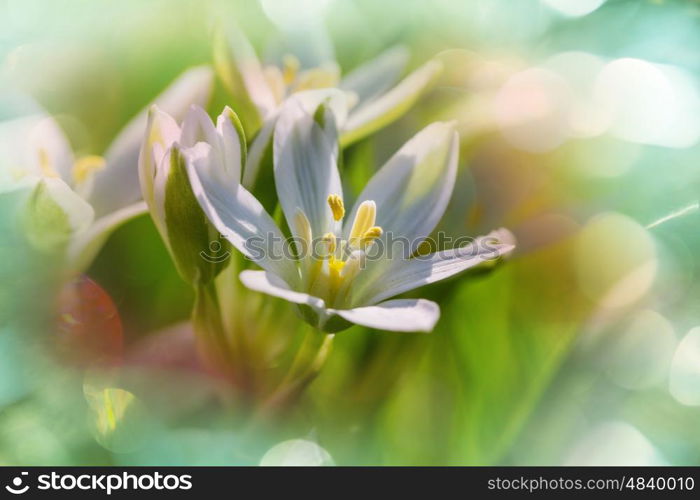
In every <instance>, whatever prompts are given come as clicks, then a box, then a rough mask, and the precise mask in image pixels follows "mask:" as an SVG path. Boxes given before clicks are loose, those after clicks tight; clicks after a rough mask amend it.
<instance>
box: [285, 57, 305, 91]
mask: <svg viewBox="0 0 700 500" xmlns="http://www.w3.org/2000/svg"><path fill="white" fill-rule="evenodd" d="M282 65H283V70H282V75H283V77H284V83H286V84H287V85H290V84H291V83H292V82H293V81H294V80H295V79H296V77H297V72H298V71H299V67H300V66H301V63H300V62H299V59H297V58H296V57H295V56H293V55H292V54H286V55H285V56H284V57H283V58H282Z"/></svg>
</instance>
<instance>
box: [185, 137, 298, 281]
mask: <svg viewBox="0 0 700 500" xmlns="http://www.w3.org/2000/svg"><path fill="white" fill-rule="evenodd" d="M210 149H211V148H210V147H209V146H208V145H206V144H204V143H199V144H198V145H197V146H195V147H194V148H191V149H190V150H184V151H183V154H184V155H185V157H186V158H187V171H188V175H189V178H190V183H191V184H192V191H193V192H194V195H195V197H196V198H197V200H198V201H199V204H200V206H201V207H202V210H203V211H204V213H205V214H206V215H207V217H208V218H209V220H210V221H211V223H212V224H214V226H215V227H216V229H217V230H219V232H220V233H221V234H222V235H223V236H224V237H225V238H226V239H227V240H229V241H230V242H231V244H232V245H233V246H234V247H236V248H237V249H238V250H239V251H240V252H241V253H243V254H244V255H245V256H246V257H248V258H249V259H251V260H253V261H254V262H255V263H257V264H258V265H259V266H260V267H262V268H263V269H265V270H267V271H271V272H273V273H275V274H278V275H280V276H282V277H283V279H284V280H285V281H286V282H288V283H290V284H295V283H296V281H297V280H298V270H297V268H296V265H295V263H294V262H293V261H292V260H291V258H290V257H291V256H288V255H285V251H287V252H288V251H289V249H288V248H285V245H284V236H283V235H282V232H281V231H280V230H279V228H278V227H277V225H276V224H275V222H274V221H273V220H272V217H270V215H269V214H268V213H267V212H266V211H265V209H264V208H263V206H262V205H261V204H260V202H259V201H258V200H257V199H256V198H255V197H254V196H253V195H252V194H251V193H250V192H249V191H248V190H246V189H245V188H244V187H243V186H241V185H240V184H239V185H237V186H235V187H233V188H231V187H230V186H224V185H221V183H220V182H217V179H216V177H215V176H212V175H211V169H212V167H211V158H210V156H209V155H208V153H209V151H210Z"/></svg>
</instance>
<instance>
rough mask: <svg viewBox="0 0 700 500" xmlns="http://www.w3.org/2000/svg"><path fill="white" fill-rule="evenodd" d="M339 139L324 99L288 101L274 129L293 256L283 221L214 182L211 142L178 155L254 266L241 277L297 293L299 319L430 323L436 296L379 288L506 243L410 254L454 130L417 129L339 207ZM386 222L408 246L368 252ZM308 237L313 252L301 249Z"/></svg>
mask: <svg viewBox="0 0 700 500" xmlns="http://www.w3.org/2000/svg"><path fill="white" fill-rule="evenodd" d="M210 126H211V127H213V125H210ZM226 140H227V139H226V138H225V137H224V138H223V141H224V144H225V141H226ZM336 141H337V131H336V129H335V124H334V121H333V114H332V113H331V112H330V111H329V110H328V109H327V108H326V106H325V105H324V104H321V105H320V106H319V107H318V108H317V109H316V111H315V112H314V113H312V114H309V113H307V112H306V109H305V107H304V105H303V103H301V102H299V101H298V100H296V99H294V98H293V99H291V100H289V101H288V103H287V104H285V106H284V109H283V110H282V112H281V114H280V118H279V120H278V122H277V126H276V130H275V136H274V175H275V185H276V188H277V195H278V198H279V203H280V205H281V207H282V211H283V212H284V215H285V218H286V220H287V225H288V226H289V228H290V230H291V232H292V235H293V236H294V237H295V241H296V248H297V251H298V252H299V254H301V258H299V259H298V258H296V257H294V256H290V255H286V254H285V246H284V245H285V242H284V237H283V236H282V231H281V230H280V229H279V228H278V226H277V225H276V224H275V222H274V221H273V219H272V218H271V217H270V215H268V213H267V212H266V211H265V210H264V209H263V207H262V205H261V204H260V202H259V201H258V200H257V199H256V198H255V197H254V196H253V195H252V194H251V193H250V192H248V191H247V190H246V189H245V188H244V187H243V186H242V185H241V184H240V183H231V182H230V180H231V179H230V176H227V179H228V182H221V180H220V179H221V176H222V172H225V171H226V165H225V163H224V161H223V160H222V156H221V154H220V151H221V146H218V145H217V144H216V141H215V144H213V145H212V144H209V143H207V142H200V143H198V144H196V145H194V146H193V147H192V148H189V149H184V150H183V154H184V156H185V158H186V163H187V170H188V173H189V178H190V182H191V184H192V190H193V192H194V194H195V196H196V197H197V199H198V201H199V203H200V205H201V207H202V209H203V210H204V212H205V213H206V214H207V216H208V217H209V219H210V220H211V222H212V223H213V224H214V225H215V226H216V228H217V229H218V230H219V231H220V232H221V233H222V234H223V235H224V237H226V238H227V239H228V240H229V241H230V242H231V243H232V244H233V245H234V246H235V247H236V248H237V249H239V250H240V251H241V252H242V253H243V254H245V255H246V256H247V257H248V258H249V259H251V260H253V261H255V262H256V263H257V264H258V265H259V266H260V267H262V268H263V270H262V271H254V270H246V271H243V272H242V273H241V274H240V279H241V280H242V282H243V283H244V284H245V285H246V286H248V287H249V288H251V289H253V290H257V291H261V292H264V293H267V294H270V295H274V296H277V297H281V298H284V299H286V300H288V301H291V302H294V303H296V304H299V306H300V309H301V311H302V313H303V315H304V317H305V319H306V320H307V321H308V322H310V323H312V324H313V325H315V326H317V327H318V328H320V329H323V330H325V331H338V330H341V329H343V328H345V327H347V326H349V324H350V323H357V324H360V325H364V326H367V327H371V328H378V329H383V330H395V331H430V330H432V328H433V326H434V325H435V322H436V321H437V319H438V317H439V307H438V305H437V304H435V303H433V302H431V301H428V300H424V299H395V300H387V299H390V298H391V297H394V296H396V295H399V294H402V293H404V292H407V291H409V290H412V289H414V288H417V287H419V286H422V285H425V284H428V283H433V282H435V281H438V280H442V279H445V278H448V277H450V276H452V275H454V274H456V273H459V272H461V271H463V270H465V269H467V268H470V267H473V266H475V265H477V264H479V263H481V262H483V261H485V260H488V259H494V258H497V257H498V256H501V255H504V254H506V253H508V252H510V251H511V250H512V248H513V246H512V245H510V244H506V243H502V242H501V241H499V238H497V237H496V234H493V235H490V236H488V237H484V238H481V239H477V240H476V241H475V242H474V243H473V244H472V245H469V246H466V247H460V248H456V249H453V250H449V251H444V252H438V253H434V254H430V255H424V256H421V257H420V258H415V257H414V258H409V257H410V256H411V255H415V252H416V250H417V249H418V246H419V244H420V243H421V241H423V240H424V239H425V238H427V237H428V236H429V235H430V233H431V232H432V231H433V229H434V228H435V226H436V224H437V223H438V222H439V220H440V218H441V217H442V215H443V213H444V211H445V208H446V206H447V203H448V201H449V199H450V197H451V195H452V190H453V188H454V183H455V176H456V171H457V155H458V145H459V141H458V137H457V133H456V132H455V131H454V129H453V126H452V124H448V123H434V124H432V125H429V126H428V127H426V128H425V129H424V130H422V131H421V132H420V133H418V134H417V135H416V136H415V137H413V138H412V139H411V140H410V141H408V142H407V143H406V144H405V145H404V146H403V147H402V148H401V149H400V150H399V151H398V152H397V153H396V154H395V155H394V156H393V157H392V158H391V159H390V160H389V161H388V162H387V163H386V164H385V165H384V166H383V167H382V168H381V170H379V171H378V172H377V173H376V175H375V176H374V177H373V178H372V179H371V180H370V182H369V183H368V185H367V186H366V188H365V189H364V191H363V192H362V193H361V194H360V196H359V198H358V200H357V201H356V203H355V207H354V208H353V209H352V210H351V211H350V212H349V214H348V215H346V214H345V209H344V206H343V192H342V187H341V181H340V175H339V172H338V169H337V166H336V157H337V150H338V148H337V143H336ZM224 147H225V146H224ZM228 150H231V151H232V150H234V148H233V147H230V148H228ZM229 161H230V159H229ZM389 233H391V235H392V236H393V237H394V238H395V239H398V238H405V239H406V241H409V242H410V245H409V246H408V248H407V250H406V252H407V256H406V257H405V256H404V255H403V254H401V255H393V256H390V255H389V253H388V252H380V253H379V255H373V252H372V250H373V249H375V250H376V249H379V248H381V246H382V245H379V243H382V244H383V245H386V243H387V242H388V241H389V239H388V236H389ZM503 234H505V233H501V235H503ZM312 242H314V243H315V250H317V252H316V254H315V255H311V254H310V252H303V251H301V250H302V249H303V248H304V247H306V248H308V247H309V245H310V244H311V243H312ZM319 248H320V251H319ZM262 249H264V251H261V250H262ZM287 253H288V252H287Z"/></svg>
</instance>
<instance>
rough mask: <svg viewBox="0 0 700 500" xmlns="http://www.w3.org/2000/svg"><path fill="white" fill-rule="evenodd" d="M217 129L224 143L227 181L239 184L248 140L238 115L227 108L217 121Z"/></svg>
mask: <svg viewBox="0 0 700 500" xmlns="http://www.w3.org/2000/svg"><path fill="white" fill-rule="evenodd" d="M216 129H217V130H218V132H219V135H220V136H221V141H222V149H223V155H224V168H225V170H226V177H225V179H226V180H227V181H229V182H232V183H233V184H234V185H235V184H239V183H240V182H241V172H242V171H243V165H244V164H245V161H246V139H245V134H244V132H243V126H242V124H241V122H240V120H239V118H238V115H236V113H234V112H233V110H232V109H231V108H229V107H228V106H226V107H225V108H224V110H223V112H222V113H221V114H220V115H219V116H218V117H217V119H216Z"/></svg>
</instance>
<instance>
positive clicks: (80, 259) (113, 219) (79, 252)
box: [68, 201, 148, 272]
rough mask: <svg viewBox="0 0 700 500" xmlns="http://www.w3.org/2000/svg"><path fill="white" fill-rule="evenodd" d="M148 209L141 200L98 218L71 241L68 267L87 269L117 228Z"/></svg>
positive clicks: (78, 269)
mask: <svg viewBox="0 0 700 500" xmlns="http://www.w3.org/2000/svg"><path fill="white" fill-rule="evenodd" d="M147 211H148V208H147V206H146V203H145V202H143V201H140V202H137V203H134V204H133V205H127V206H126V207H124V208H121V209H119V210H117V211H116V212H112V213H110V214H108V215H105V216H104V217H100V218H99V219H97V220H96V221H95V222H94V223H93V224H92V225H90V227H88V228H87V230H85V231H83V232H82V233H80V234H78V235H76V237H75V238H74V239H73V240H72V241H71V243H70V246H69V247H68V267H69V268H70V269H71V270H73V271H75V272H82V271H84V270H85V269H87V268H88V267H89V266H90V264H91V263H92V261H93V259H94V258H95V256H96V255H97V253H98V252H99V251H100V249H101V248H102V245H104V243H105V241H107V238H109V235H110V234H112V233H113V232H114V230H115V229H117V228H118V227H119V226H121V225H122V224H124V223H125V222H127V221H129V220H130V219H133V218H134V217H137V216H139V215H141V214H143V213H146V212H147Z"/></svg>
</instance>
